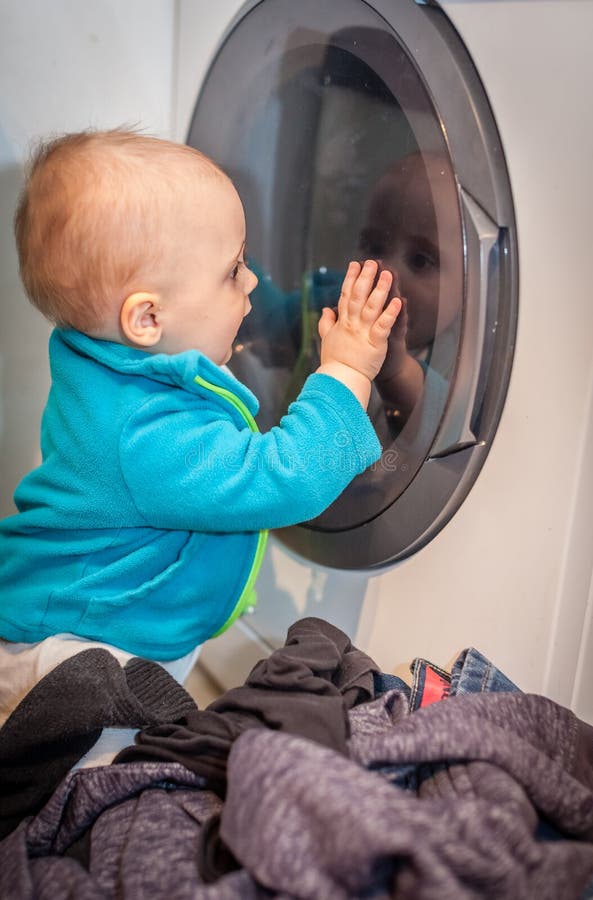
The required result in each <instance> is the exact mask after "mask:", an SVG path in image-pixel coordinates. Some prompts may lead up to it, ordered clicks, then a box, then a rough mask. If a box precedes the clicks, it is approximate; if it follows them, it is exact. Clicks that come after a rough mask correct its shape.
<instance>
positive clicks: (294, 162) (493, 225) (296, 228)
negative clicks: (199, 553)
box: [188, 0, 516, 567]
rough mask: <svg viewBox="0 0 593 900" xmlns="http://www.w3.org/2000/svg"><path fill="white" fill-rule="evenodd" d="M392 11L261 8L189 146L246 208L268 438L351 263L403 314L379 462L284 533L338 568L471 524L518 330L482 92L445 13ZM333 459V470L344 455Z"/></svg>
mask: <svg viewBox="0 0 593 900" xmlns="http://www.w3.org/2000/svg"><path fill="white" fill-rule="evenodd" d="M380 5H381V4H380V3H374V4H373V5H370V4H368V3H366V2H361V0H340V3H339V4H335V3H327V2H325V3H324V2H321V3H320V2H319V0H301V2H299V4H294V3H293V2H290V0H263V2H259V3H248V4H247V5H246V7H245V8H244V10H243V11H242V14H241V15H240V16H239V18H238V20H237V21H236V22H235V23H234V25H233V26H232V28H231V29H230V30H229V34H228V35H227V37H226V39H225V41H224V42H223V44H222V46H221V48H220V50H219V52H218V55H217V56H216V58H215V60H214V63H213V64H212V67H211V69H210V71H209V74H208V76H207V78H206V81H205V84H204V87H203V89H202V92H201V95H200V97H199V100H198V103H197V106H196V111H195V114H194V118H193V121H192V125H191V129H190V134H189V138H188V142H189V143H190V144H192V145H193V146H196V147H198V148H199V149H201V150H202V151H203V152H205V153H207V154H209V155H211V156H212V157H213V158H214V159H215V160H216V161H217V162H219V163H220V164H221V165H222V167H223V168H224V169H225V170H226V171H227V172H228V173H229V175H230V176H231V178H232V179H233V181H234V182H235V184H236V186H237V189H238V191H239V193H240V195H241V197H242V200H243V203H244V206H245V212H246V218H247V246H248V250H247V253H248V256H249V259H250V263H251V266H252V268H254V270H255V271H256V273H257V274H258V276H259V285H258V288H257V289H256V291H255V292H254V294H253V295H252V306H253V310H252V312H251V314H250V315H249V316H248V317H247V319H246V320H245V321H244V324H243V326H242V329H241V332H240V333H239V337H238V340H237V344H236V347H235V351H234V354H233V357H232V359H231V362H230V367H231V369H232V370H233V372H234V373H235V374H236V375H237V376H238V377H239V378H240V379H241V380H242V381H244V382H245V383H246V384H247V385H248V386H249V387H250V388H251V389H252V390H253V391H254V393H255V394H256V395H257V397H258V398H259V400H260V404H261V409H260V415H259V417H258V421H259V424H260V427H261V428H262V429H263V430H265V429H268V428H270V427H271V426H272V425H274V424H276V423H277V422H278V421H279V420H280V418H281V417H282V415H283V414H284V412H285V411H286V409H287V407H288V406H289V404H290V402H291V401H292V400H294V399H295V398H296V396H297V395H298V393H299V391H300V389H301V387H302V385H303V383H304V381H305V379H306V377H307V375H308V374H309V373H310V372H311V371H314V370H315V368H316V367H317V365H318V362H319V339H318V335H317V321H318V319H319V316H320V313H321V310H322V308H323V307H324V306H335V305H336V304H337V300H338V296H339V291H340V285H341V281H342V278H343V275H344V272H345V269H346V266H347V264H348V261H349V260H350V259H360V260H363V259H366V258H374V259H378V260H380V261H381V264H382V266H383V267H384V268H389V269H390V270H391V271H392V273H393V276H394V283H395V284H396V285H397V289H398V292H399V293H400V296H401V297H402V298H403V299H404V301H405V307H404V312H403V313H402V314H401V315H400V318H399V320H398V323H397V324H396V327H395V328H394V331H393V333H392V337H391V340H390V346H389V352H388V355H387V358H386V360H385V364H384V366H383V369H382V370H381V372H380V374H379V376H378V377H377V379H376V381H375V383H374V385H373V392H372V397H371V403H370V406H369V416H370V418H371V420H372V422H373V425H374V427H375V429H376V432H377V435H378V437H379V439H380V441H381V445H382V447H383V454H382V457H381V459H380V460H379V461H378V462H377V463H376V464H375V465H373V466H372V467H370V468H369V469H367V470H366V471H365V472H363V473H362V474H361V475H359V476H357V477H356V478H355V479H354V480H353V481H352V483H351V484H350V485H349V487H348V488H347V489H346V490H345V491H344V492H343V494H342V495H341V496H340V497H339V498H338V499H337V500H336V501H335V502H334V503H333V504H332V505H331V506H330V507H329V509H327V510H326V511H325V512H324V513H323V514H322V515H321V516H319V517H318V518H317V519H315V520H313V521H311V522H308V523H305V524H304V525H302V526H297V527H295V528H291V529H284V530H282V531H281V532H279V533H278V536H279V537H280V539H281V540H284V541H285V542H286V543H287V544H289V545H290V546H291V547H293V548H294V549H296V550H297V551H298V552H300V553H303V554H305V555H307V556H309V557H311V558H313V559H315V560H316V561H319V562H323V563H326V564H328V565H334V566H343V567H360V566H373V565H380V564H382V563H385V562H390V561H393V560H395V559H398V558H402V557H403V556H405V555H408V554H409V553H411V552H414V551H415V550H417V549H419V547H420V546H422V545H423V544H424V543H426V542H427V540H429V539H430V537H431V536H432V535H433V534H436V533H437V531H438V530H439V529H440V528H441V527H442V526H443V525H444V524H445V522H446V521H447V520H448V518H450V517H451V515H452V514H453V513H454V511H455V509H456V508H458V506H459V504H460V503H461V502H462V500H463V497H464V496H465V495H466V494H467V491H468V490H469V488H470V487H471V484H472V483H473V480H474V479H475V477H476V476H477V473H478V471H479V468H480V466H481V464H482V461H483V458H484V456H485V453H486V452H487V449H488V447H489V444H490V441H491V439H492V436H493V434H494V430H495V428H496V424H497V422H498V417H499V415H500V410H501V407H502V402H503V400H504V392H505V391H506V384H507V381H508V376H509V372H510V365H511V359H512V344H513V335H514V327H515V319H516V289H515V281H516V278H515V268H516V265H515V259H516V251H515V241H514V228H513V219H512V204H511V200H510V191H509V188H508V179H507V177H506V172H505V171H504V160H503V155H502V151H501V150H500V145H499V142H498V139H497V136H496V130H495V127H494V123H493V120H492V117H491V114H490V112H489V109H488V104H487V102H486V98H485V96H484V94H483V91H482V90H481V87H480V85H479V82H478V81H477V76H475V72H474V70H473V67H472V66H471V63H470V61H469V59H468V57H467V54H466V53H465V51H464V50H463V48H462V47H461V46H460V44H459V41H458V39H457V38H456V36H455V34H454V32H453V30H452V29H451V28H449V27H448V23H447V21H446V19H445V18H444V16H443V15H442V13H440V11H438V10H435V9H434V8H429V7H419V6H417V5H416V4H415V3H414V2H413V0H391V2H386V3H384V4H383V5H384V6H385V7H386V9H381V8H379V7H380ZM410 41H412V42H413V43H411V44H410ZM410 46H413V47H414V48H415V50H414V52H412V51H411V50H410V49H409V48H410ZM437 50H438V52H439V53H440V56H439V57H437V59H439V60H440V62H439V63H438V64H437V65H436V68H435V62H434V52H435V51H437ZM423 55H424V57H425V64H424V66H422V64H421V63H422V56H423ZM419 58H420V64H419ZM443 59H444V60H447V59H448V60H449V61H450V69H447V67H446V65H445V75H444V76H443V71H442V67H443V62H442V61H443ZM431 82H433V84H432V83H431ZM439 90H440V92H441V94H442V102H439V98H438V96H437V95H436V94H437V93H438V91H439ZM452 91H456V94H452V93H451V92H452ZM452 97H456V98H457V99H455V100H454V101H453V103H452V100H451V98H452ZM459 97H461V98H462V100H463V99H465V100H466V102H465V105H464V103H460V102H459ZM443 107H445V109H444V108H443ZM449 108H450V109H449ZM444 113H445V114H444ZM452 132H454V136H452ZM493 136H494V137H496V141H497V143H493ZM477 138H478V139H479V140H480V143H479V144H478V145H476V139H477ZM476 152H478V158H476ZM480 153H481V158H480V157H479V154H480ZM476 187H477V188H478V190H476ZM328 452H331V454H332V461H331V462H332V463H333V464H336V465H339V464H340V455H339V441H337V443H336V447H334V448H332V449H331V451H330V450H328Z"/></svg>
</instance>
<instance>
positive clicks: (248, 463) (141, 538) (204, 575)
mask: <svg viewBox="0 0 593 900" xmlns="http://www.w3.org/2000/svg"><path fill="white" fill-rule="evenodd" d="M50 364H51V373H52V387H51V391H50V395H49V399H48V403H47V407H46V409H45V412H44V416H43V421H42V431H41V450H42V464H41V465H40V466H39V467H38V468H37V469H35V470H34V471H33V472H31V473H30V474H29V475H27V476H26V477H25V478H24V479H23V481H22V482H21V484H20V485H19V487H18V489H17V491H16V494H15V503H16V506H17V509H18V510H19V512H18V513H17V514H16V515H14V516H11V517H10V518H8V519H4V520H3V521H2V522H0V635H1V636H2V637H4V638H6V639H7V640H11V641H27V642H32V641H38V640H42V639H43V638H45V637H47V636H49V635H51V634H57V633H61V632H71V633H74V634H77V635H80V636H83V637H87V638H91V639H95V640H101V641H105V642H108V643H111V644H114V645H116V646H118V647H121V648H122V649H124V650H127V651H129V652H131V653H135V654H137V655H140V656H144V657H148V658H151V659H160V660H168V659H174V658H176V657H180V656H182V655H184V654H185V653H188V652H189V651H190V650H192V649H193V648H194V647H195V646H196V645H198V644H200V643H201V642H202V641H204V640H206V639H207V638H209V637H211V636H212V635H214V634H216V633H217V632H218V631H220V630H222V629H223V628H224V627H225V626H226V625H228V624H229V623H230V621H232V619H233V618H234V617H235V616H236V615H237V614H238V613H240V612H241V610H242V608H243V607H244V606H245V605H246V604H247V603H248V602H249V594H250V591H251V589H252V587H253V582H254V580H255V575H256V573H257V572H256V570H257V568H258V567H259V563H260V562H261V557H262V554H263V546H264V541H265V529H269V528H281V527H283V526H286V525H291V524H295V523H297V522H302V521H305V520H307V519H311V518H313V517H315V516H317V515H318V514H319V513H321V512H322V510H324V509H325V508H326V507H327V506H328V505H329V504H330V503H331V502H332V501H333V500H334V499H335V498H336V497H337V496H338V494H340V492H341V491H342V490H343V489H344V488H345V487H346V485H347V484H348V483H349V482H350V481H351V479H352V478H353V477H354V476H355V475H357V474H358V473H359V472H361V471H363V469H365V468H366V467H367V466H368V465H370V464H371V463H372V462H374V461H375V460H376V459H378V457H379V455H380V452H381V448H380V445H379V441H378V440H377V437H376V435H375V432H374V430H373V427H372V425H371V423H370V421H369V419H368V417H367V415H366V413H365V412H364V411H363V409H362V407H361V406H360V404H359V402H358V401H357V400H356V398H355V397H354V395H353V394H352V393H351V392H350V391H349V390H348V389H347V388H346V387H345V386H344V385H342V384H341V383H340V382H339V381H336V380H335V379H333V378H330V377H328V376H326V375H320V374H313V375H311V376H309V378H308V379H307V382H306V384H305V386H304V388H303V390H302V392H301V394H300V395H299V397H298V399H297V400H296V401H295V402H294V403H293V404H291V406H290V407H289V410H288V412H287V414H286V415H285V416H284V418H283V419H282V421H281V422H280V424H279V425H278V426H276V427H275V428H272V429H271V430H270V431H269V432H267V433H265V434H260V433H259V432H258V431H257V430H256V429H257V426H256V425H255V422H254V419H253V416H254V415H255V414H256V413H257V409H258V404H257V400H256V398H255V397H254V396H253V394H252V393H251V392H250V391H249V390H248V389H247V388H246V387H245V386H244V385H242V384H241V383H240V382H239V381H237V379H236V378H235V377H234V376H233V375H232V374H231V373H230V372H228V370H225V369H221V368H220V367H219V366H216V365H214V364H213V363H212V362H211V361H210V360H208V359H207V358H206V357H205V356H203V355H202V354H201V353H198V352H195V351H188V352H186V353H181V354H178V355H175V356H166V355H162V354H159V355H151V354H148V353H145V352H143V351H138V350H133V349H130V348H128V347H124V346H122V345H120V344H114V343H110V342H107V341H98V340H94V339H92V338H89V337H87V336H86V335H83V334H80V333H79V332H76V331H65V330H56V331H54V332H53V334H52V336H51V340H50ZM262 532H264V533H262Z"/></svg>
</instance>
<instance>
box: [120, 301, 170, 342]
mask: <svg viewBox="0 0 593 900" xmlns="http://www.w3.org/2000/svg"><path fill="white" fill-rule="evenodd" d="M160 309H161V306H160V301H159V298H158V296H157V295H156V294H149V293H146V292H145V291H137V292H136V293H134V294H130V295H129V296H128V297H126V299H125V300H124V302H123V303H122V306H121V310H120V314H119V323H120V326H121V330H122V331H123V333H124V335H125V337H126V339H127V340H128V341H129V343H130V344H132V346H135V347H154V345H155V344H158V342H159V341H160V339H161V335H162V331H163V329H162V325H161V322H160V315H159V313H160Z"/></svg>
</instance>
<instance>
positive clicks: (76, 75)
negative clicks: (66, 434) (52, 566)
mask: <svg viewBox="0 0 593 900" xmlns="http://www.w3.org/2000/svg"><path fill="white" fill-rule="evenodd" d="M196 2H197V3H199V4H200V5H201V6H202V7H203V4H204V3H205V0H196ZM175 18H176V4H175V0H125V2H123V0H51V3H50V2H46V0H0V314H1V318H0V323H1V324H0V516H4V515H8V514H9V513H10V512H12V511H13V510H14V507H13V505H12V494H13V492H14V488H15V487H16V484H17V483H18V481H19V480H20V478H21V477H22V476H23V475H24V474H25V472H27V471H28V470H29V469H30V468H31V467H32V466H33V465H34V464H35V463H36V461H37V459H38V443H39V437H38V435H39V421H40V416H41V411H42V408H43V405H44V402H45V397H46V394H47V388H48V384H49V377H48V367H47V349H46V348H47V338H48V335H49V330H50V329H49V326H48V325H47V323H46V322H45V321H44V319H43V318H42V317H41V315H40V314H39V313H38V312H36V311H35V310H34V309H32V308H31V307H30V306H29V304H28V301H27V300H26V298H25V296H24V294H23V292H22V290H21V287H20V283H19V278H18V271H17V261H16V252H15V250H14V241H13V236H12V216H13V213H14V207H15V204H16V200H17V196H18V192H19V188H20V184H21V179H22V165H23V160H24V158H25V156H26V154H27V149H28V147H29V145H30V143H31V141H34V140H35V139H36V138H38V137H39V136H44V135H48V134H50V133H54V132H55V133H60V132H63V131H75V130H77V129H81V128H85V127H88V126H93V127H112V126H116V125H122V124H134V125H139V126H141V127H143V128H144V129H145V130H146V131H147V132H148V133H150V134H155V135H157V136H160V137H169V136H170V135H171V133H172V116H173V113H172V103H171V97H172V79H173V64H174V34H175Z"/></svg>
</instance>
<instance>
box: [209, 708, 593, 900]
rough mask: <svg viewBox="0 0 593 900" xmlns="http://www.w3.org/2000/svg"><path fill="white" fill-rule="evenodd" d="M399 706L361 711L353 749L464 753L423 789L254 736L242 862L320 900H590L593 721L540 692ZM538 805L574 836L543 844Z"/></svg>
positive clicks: (234, 764) (383, 756) (241, 808)
mask: <svg viewBox="0 0 593 900" xmlns="http://www.w3.org/2000/svg"><path fill="white" fill-rule="evenodd" d="M371 708H372V710H371ZM401 714H402V705H401V704H400V703H399V701H398V698H397V695H394V694H387V695H385V696H384V697H382V698H380V699H379V700H376V701H374V703H372V704H369V705H368V706H367V707H366V708H365V707H357V708H356V709H355V710H353V711H352V712H351V713H350V718H351V723H352V739H351V749H352V752H353V755H354V757H355V759H357V760H358V762H359V763H362V764H363V765H364V766H366V767H373V766H380V767H383V766H385V765H393V764H395V765H400V764H403V763H407V762H410V761H413V762H415V763H418V764H423V763H427V762H429V763H430V762H440V761H446V760H459V761H460V762H459V763H458V764H455V765H453V767H443V768H440V769H438V770H437V772H436V774H435V776H434V777H433V778H428V779H426V780H425V781H424V782H423V785H422V788H421V792H420V796H419V797H418V796H414V795H413V794H411V793H410V792H407V791H403V790H401V789H398V788H396V787H394V786H393V785H391V784H389V783H388V782H387V781H386V779H385V777H384V776H383V775H382V774H381V773H380V772H378V771H376V772H375V771H368V769H365V768H362V766H361V765H360V764H359V765H357V763H356V762H355V761H354V760H346V759H344V758H343V757H340V756H338V755H336V754H331V753H328V751H326V750H325V749H324V748H322V747H318V746H315V745H313V744H311V743H308V742H305V741H302V740H301V739H299V738H294V737H290V736H289V735H283V734H277V733H265V732H248V733H246V734H244V735H243V737H241V738H240V740H239V741H237V743H236V744H235V746H234V747H233V750H232V751H231V755H230V758H229V772H228V777H229V789H228V794H227V801H226V804H225V807H224V810H223V813H222V825H221V837H222V839H223V841H225V843H226V844H227V846H228V847H229V848H230V850H231V851H232V853H233V854H234V856H235V857H236V858H237V859H238V860H239V861H240V862H241V863H242V864H243V866H244V867H245V868H247V869H248V870H249V871H250V872H251V874H253V875H254V876H255V877H256V878H257V879H258V880H260V881H261V882H262V883H263V884H266V885H268V886H270V887H274V889H276V890H285V891H288V892H290V891H294V889H295V886H297V885H298V891H295V894H296V896H298V897H303V898H308V900H313V898H319V900H326V898H330V897H331V898H336V900H338V898H340V900H341V898H352V897H366V896H371V895H372V896H373V898H378V897H396V898H399V900H437V898H438V900H449V898H450V900H462V898H508V900H522V898H526V900H527V898H533V900H570V898H579V897H580V896H581V893H582V891H583V890H584V888H585V886H586V884H587V883H588V881H589V880H590V878H591V876H592V875H593V845H592V844H591V843H590V841H591V840H592V839H593V793H592V790H591V788H592V786H593V730H592V729H591V728H589V727H588V726H587V725H584V724H583V723H580V722H579V721H578V720H577V719H576V718H575V717H574V715H573V714H572V713H571V712H569V711H568V710H566V709H563V708H561V707H559V706H557V705H556V704H554V703H552V701H550V700H546V699H545V698H543V697H536V696H532V695H516V694H504V693H501V694H484V695H467V696H460V697H455V698H451V699H449V700H447V701H446V702H444V703H437V704H433V705H432V706H429V707H427V708H426V709H423V710H420V711H418V712H416V713H414V714H413V715H410V716H405V717H404V718H403V719H400V716H401ZM394 720H395V722H397V724H395V727H394ZM369 725H370V726H371V727H370V730H371V733H370V734H369V733H368V726H369ZM361 729H363V730H361ZM462 760H477V762H469V764H464V762H461V761H462ZM538 813H539V814H541V815H543V816H545V817H546V818H547V819H548V820H549V821H550V822H551V823H552V824H554V825H555V826H556V827H557V828H558V829H559V830H560V831H562V832H563V833H564V835H565V837H566V839H565V840H562V841H551V842H541V841H538V840H536V838H535V830H536V827H537V820H538V816H537V814H538Z"/></svg>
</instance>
